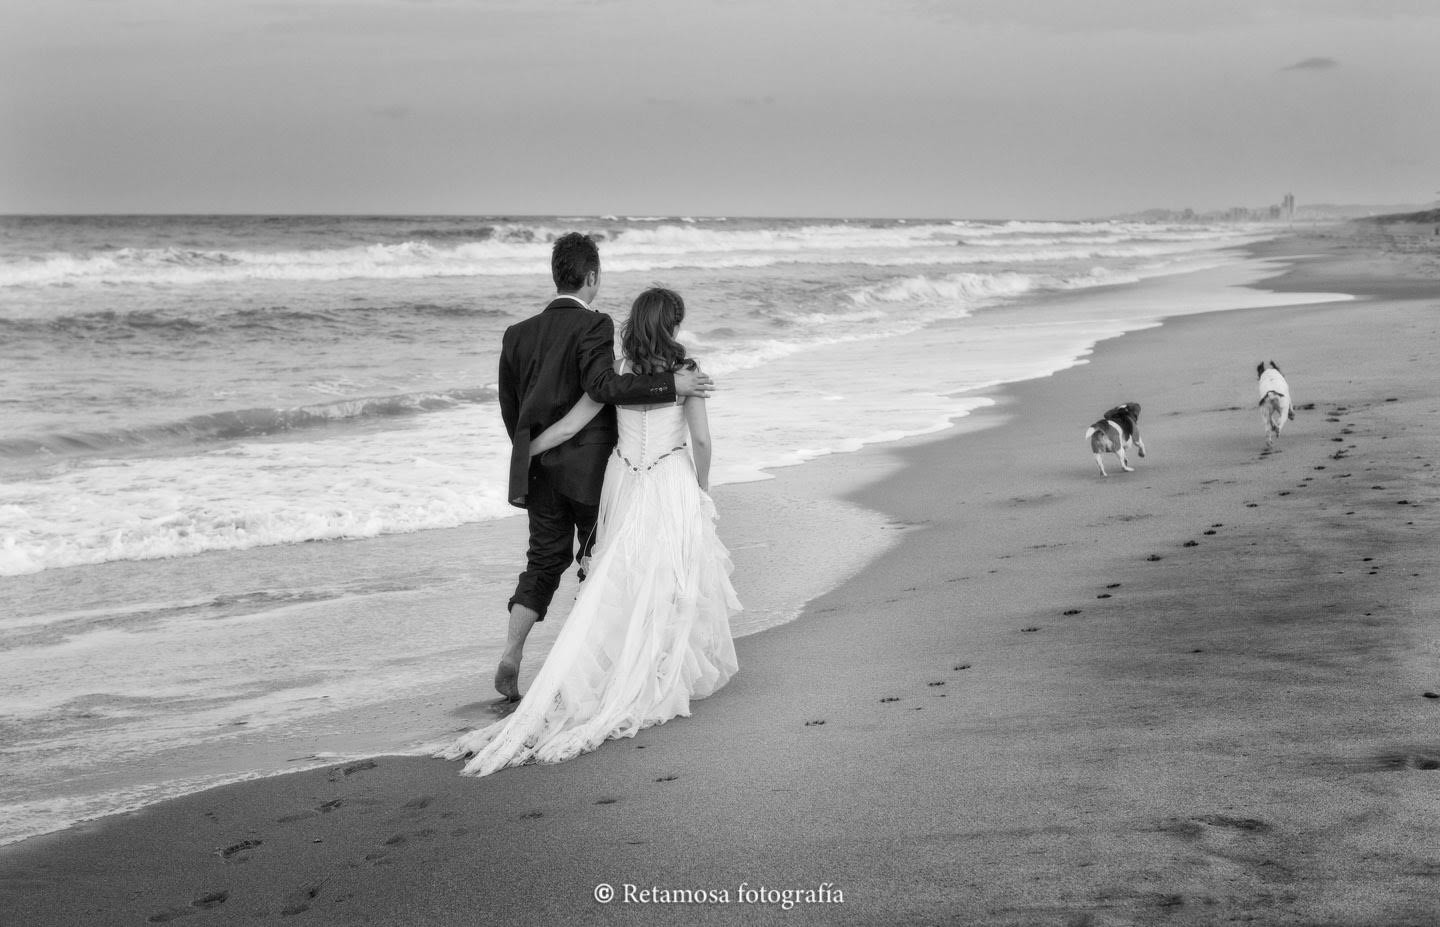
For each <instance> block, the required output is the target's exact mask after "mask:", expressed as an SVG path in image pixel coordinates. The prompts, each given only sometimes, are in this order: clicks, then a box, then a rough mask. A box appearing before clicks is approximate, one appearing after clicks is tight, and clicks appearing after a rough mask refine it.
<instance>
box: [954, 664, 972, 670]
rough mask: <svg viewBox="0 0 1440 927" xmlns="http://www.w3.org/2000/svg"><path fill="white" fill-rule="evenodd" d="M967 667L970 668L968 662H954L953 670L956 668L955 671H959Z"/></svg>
mask: <svg viewBox="0 0 1440 927" xmlns="http://www.w3.org/2000/svg"><path fill="white" fill-rule="evenodd" d="M969 668H970V664H969V663H956V664H955V670H956V672H959V671H960V670H967V669H969Z"/></svg>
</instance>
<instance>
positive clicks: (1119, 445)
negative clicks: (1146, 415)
mask: <svg viewBox="0 0 1440 927" xmlns="http://www.w3.org/2000/svg"><path fill="white" fill-rule="evenodd" d="M1085 441H1086V443H1088V444H1089V445H1090V453H1092V454H1094V455H1095V463H1097V464H1099V465H1100V475H1101V476H1108V475H1109V474H1107V473H1106V472H1105V461H1104V460H1103V459H1102V458H1101V456H1100V455H1102V454H1114V455H1115V456H1116V457H1119V458H1120V468H1121V469H1122V470H1124V471H1125V472H1126V473H1133V472H1134V471H1135V468H1134V467H1132V466H1130V463H1129V461H1127V460H1126V459H1125V448H1127V447H1129V446H1131V445H1132V444H1133V445H1134V446H1135V449H1136V450H1137V451H1139V452H1140V456H1141V457H1144V456H1145V442H1144V441H1142V440H1141V439H1140V403H1138V402H1127V403H1125V404H1124V405H1123V406H1116V407H1115V408H1113V409H1111V410H1110V411H1109V412H1106V413H1105V417H1104V418H1102V419H1101V420H1100V421H1098V422H1096V423H1095V424H1093V425H1091V426H1090V427H1089V428H1087V429H1085Z"/></svg>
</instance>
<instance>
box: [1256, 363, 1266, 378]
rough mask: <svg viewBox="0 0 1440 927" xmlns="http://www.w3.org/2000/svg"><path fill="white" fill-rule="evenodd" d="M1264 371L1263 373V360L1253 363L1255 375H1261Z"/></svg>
mask: <svg viewBox="0 0 1440 927" xmlns="http://www.w3.org/2000/svg"><path fill="white" fill-rule="evenodd" d="M1264 373H1265V362H1264V361H1261V362H1260V363H1258V364H1256V365H1255V376H1257V377H1258V376H1261V375H1262V374H1264Z"/></svg>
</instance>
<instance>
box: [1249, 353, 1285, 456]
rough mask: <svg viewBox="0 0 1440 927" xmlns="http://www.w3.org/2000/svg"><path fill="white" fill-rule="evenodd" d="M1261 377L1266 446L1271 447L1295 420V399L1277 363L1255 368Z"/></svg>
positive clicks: (1272, 362) (1261, 410) (1261, 409)
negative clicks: (1289, 422)
mask: <svg viewBox="0 0 1440 927" xmlns="http://www.w3.org/2000/svg"><path fill="white" fill-rule="evenodd" d="M1255 372H1256V374H1258V375H1259V377H1260V414H1261V415H1263V416H1264V417H1265V446H1266V447H1271V446H1273V445H1274V444H1275V439H1276V438H1278V437H1280V429H1282V428H1284V427H1285V423H1286V422H1288V421H1290V420H1291V419H1293V418H1295V397H1293V396H1291V395H1290V384H1289V383H1287V382H1285V375H1284V374H1282V373H1281V372H1280V368H1279V367H1277V366H1275V362H1274V361H1273V360H1272V361H1265V362H1264V363H1262V364H1260V366H1258V367H1256V368H1255Z"/></svg>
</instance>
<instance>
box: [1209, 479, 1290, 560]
mask: <svg viewBox="0 0 1440 927" xmlns="http://www.w3.org/2000/svg"><path fill="white" fill-rule="evenodd" d="M1280 495H1282V496H1284V495H1287V493H1283V492H1282V493H1281V494H1280ZM1184 546H1185V547H1199V546H1200V542H1199V541H1186V542H1185V544H1184Z"/></svg>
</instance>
